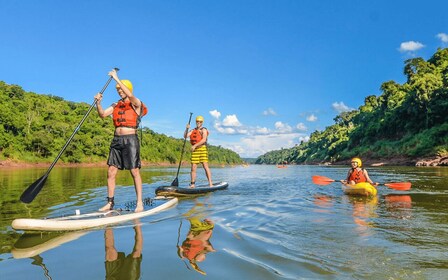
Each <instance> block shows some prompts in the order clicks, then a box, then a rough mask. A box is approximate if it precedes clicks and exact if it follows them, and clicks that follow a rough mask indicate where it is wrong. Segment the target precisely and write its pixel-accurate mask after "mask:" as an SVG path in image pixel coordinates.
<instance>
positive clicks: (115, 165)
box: [95, 69, 148, 212]
mask: <svg viewBox="0 0 448 280" xmlns="http://www.w3.org/2000/svg"><path fill="white" fill-rule="evenodd" d="M108 75H109V76H111V77H112V78H113V79H114V80H115V82H116V83H117V84H116V89H117V92H118V95H119V96H120V100H119V101H117V102H115V103H113V104H112V105H111V106H109V107H107V108H106V109H103V107H102V106H101V100H102V98H103V95H102V94H101V93H98V94H97V95H95V99H96V100H97V103H96V108H97V111H98V115H99V116H100V117H101V118H105V117H108V116H110V115H112V119H113V122H114V126H115V130H114V138H113V140H112V143H111V144H110V151H109V157H108V159H107V165H109V168H108V171H107V204H106V205H105V206H103V207H102V208H100V209H99V210H100V211H107V210H110V209H112V208H113V207H114V204H115V203H114V193H115V178H116V176H117V172H118V170H123V169H125V170H130V172H131V175H132V178H133V180H134V186H135V193H136V195H137V204H136V205H137V206H136V208H135V212H140V211H142V210H143V200H142V178H141V176H140V168H141V161H140V142H139V139H138V136H137V128H138V126H139V123H140V119H141V117H143V116H144V115H146V113H147V112H148V109H147V108H146V106H145V105H144V104H143V103H142V102H141V101H140V99H138V98H137V97H135V95H134V94H133V87H132V83H131V82H130V81H129V80H120V79H119V78H118V75H117V71H116V70H115V69H114V70H112V71H110V72H109V74H108Z"/></svg>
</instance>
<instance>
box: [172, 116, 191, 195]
mask: <svg viewBox="0 0 448 280" xmlns="http://www.w3.org/2000/svg"><path fill="white" fill-rule="evenodd" d="M192 115H193V113H190V119H188V124H190V122H191V116H192ZM186 133H188V128H186V129H185V133H184V134H186ZM185 142H187V137H185V138H184V146H183V147H182V153H181V154H180V160H179V167H177V174H176V178H175V179H174V181H173V182H172V183H171V186H172V187H178V186H179V179H178V177H179V170H180V165H181V164H182V157H183V156H184V150H185Z"/></svg>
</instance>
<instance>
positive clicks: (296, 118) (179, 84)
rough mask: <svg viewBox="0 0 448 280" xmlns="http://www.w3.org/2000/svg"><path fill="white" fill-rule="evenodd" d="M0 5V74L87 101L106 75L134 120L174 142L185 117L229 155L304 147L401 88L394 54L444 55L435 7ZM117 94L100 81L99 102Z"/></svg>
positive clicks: (400, 58) (446, 40) (444, 27)
mask: <svg viewBox="0 0 448 280" xmlns="http://www.w3.org/2000/svg"><path fill="white" fill-rule="evenodd" d="M0 10H1V11H2V16H1V17H0V26H1V28H0V38H1V39H0V80H3V81H5V82H6V83H8V84H18V85H20V86H22V87H23V88H24V89H25V90H27V91H32V92H36V93H40V94H52V95H57V96H60V97H63V98H64V99H66V100H70V101H75V102H86V103H88V104H91V103H92V101H93V96H94V95H95V93H96V92H98V91H99V90H101V88H102V87H103V85H104V83H105V82H106V81H107V79H108V76H107V73H108V71H109V70H110V69H112V68H113V67H119V68H120V69H121V70H120V72H119V77H120V78H122V79H129V80H131V81H132V82H133V84H134V93H135V95H136V96H137V97H139V98H140V99H141V100H142V101H143V102H145V103H146V104H147V105H148V106H149V113H148V115H147V116H146V117H145V118H144V120H143V124H144V125H145V126H147V127H149V128H151V129H153V130H154V131H155V132H158V133H163V134H166V135H169V136H173V137H176V138H181V137H182V134H183V131H184V129H185V125H186V123H187V121H188V116H189V113H190V112H193V113H194V116H197V115H202V116H204V118H205V126H206V127H207V128H208V129H209V130H210V133H211V134H210V139H209V143H210V144H212V145H221V146H223V147H226V148H230V149H232V150H234V151H236V152H237V153H239V154H240V155H241V156H242V157H256V156H259V155H261V154H264V153H266V152H268V151H271V150H278V149H281V148H288V147H292V146H294V145H295V144H297V143H300V141H302V140H305V141H306V140H307V139H308V137H309V135H310V134H311V133H312V132H314V131H315V130H323V129H325V127H327V126H329V125H332V124H333V123H334V121H333V118H334V117H336V116H337V114H339V113H340V112H342V111H343V110H350V109H353V108H355V109H357V108H358V107H359V106H361V105H362V104H363V103H364V98H365V97H366V96H368V95H372V94H375V95H379V94H381V92H380V90H379V88H380V86H381V84H382V83H383V82H386V81H389V80H394V81H396V82H399V83H403V82H404V81H405V77H404V75H403V65H404V61H405V60H406V59H409V58H412V57H423V58H425V59H428V58H429V57H430V56H431V55H432V54H433V53H434V52H435V51H436V50H437V48H443V47H448V35H447V34H448V17H447V16H446V11H447V10H448V2H447V1H442V0H439V1H433V0H427V1H409V0H407V1H402V0H398V1H390V0H388V1H383V0H379V1H354V0H353V1H336V0H325V1H324V0H322V1H318V0H315V1H311V0H309V1H300V0H296V1H287V0H277V1H267V0H264V1H263V0H258V1H255V0H240V1H233V0H226V1H224V0H222V1H211V0H208V1H207V0H202V1H200V0H192V1H187V0H184V1H174V0H173V1H170V0H166V1H149V0H148V1H126V2H125V1H117V0H108V1H88V0H78V1H56V0H55V1H48V0H41V1H31V0H28V1H26V0H23V1H18V0H1V1H0ZM117 99H118V95H117V93H116V91H115V90H114V88H113V87H109V88H108V89H107V90H106V92H105V95H104V99H103V104H104V105H107V104H110V103H112V102H114V101H116V100H117ZM98 121H100V119H98ZM74 125H75V124H74Z"/></svg>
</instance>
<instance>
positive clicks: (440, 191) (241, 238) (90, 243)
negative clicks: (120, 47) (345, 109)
mask: <svg viewBox="0 0 448 280" xmlns="http://www.w3.org/2000/svg"><path fill="white" fill-rule="evenodd" d="M368 170H369V175H370V177H371V178H372V179H373V180H374V181H377V182H383V183H385V182H403V181H410V182H412V189H411V190H410V191H396V190H394V189H390V188H388V187H386V186H380V187H379V188H378V196H377V197H374V198H369V199H367V198H360V197H352V196H347V195H344V194H343V192H342V190H341V186H340V184H339V183H332V184H329V185H327V186H317V185H314V184H313V183H312V180H311V176H312V175H322V176H326V177H330V178H333V179H336V180H338V179H342V178H344V176H345V174H346V172H347V167H324V166H288V167H287V168H277V167H276V166H266V165H264V166H257V165H252V166H249V167H243V166H237V167H222V168H213V169H212V172H213V178H214V181H215V182H217V181H227V182H228V183H229V188H228V189H227V190H224V191H218V192H215V193H212V194H209V195H206V196H201V197H196V198H191V199H182V200H181V201H180V202H179V204H178V205H177V206H175V207H173V208H170V209H168V210H167V211H164V212H161V213H158V214H156V215H153V216H148V217H145V218H142V219H140V220H138V221H133V222H129V223H124V224H120V225H117V226H113V227H109V228H100V229H95V230H90V231H76V232H68V233H48V232H43V233H34V234H33V233H24V232H22V231H15V230H13V229H12V228H11V222H12V220H13V219H16V218H23V217H32V218H43V217H48V216H55V215H60V214H64V213H74V211H75V210H80V211H81V212H83V213H84V212H87V211H89V210H91V209H94V208H98V207H99V206H102V205H103V204H104V202H105V196H106V186H105V185H106V180H105V179H106V178H105V176H106V169H105V168H99V167H95V168H86V167H76V168H74V167H72V168H62V167H56V168H54V169H53V171H52V172H51V174H50V176H49V178H48V180H47V182H46V184H45V186H44V188H43V189H42V191H41V192H40V194H39V195H38V196H37V197H36V199H35V200H34V201H33V202H32V203H30V204H23V203H21V202H20V201H19V196H20V194H21V193H22V192H23V190H24V189H25V188H26V187H28V186H29V185H30V184H32V183H33V182H34V181H35V180H37V179H38V178H39V177H40V176H42V175H43V174H44V173H45V171H46V169H37V168H27V169H6V168H4V169H0V190H1V198H0V205H1V216H0V242H1V250H0V275H1V276H0V278H1V279H2V280H5V279H203V278H208V279H448V168H444V167H441V168H429V167H428V168H426V167H425V168H416V167H370V168H368ZM176 171H177V168H172V167H163V168H161V167H145V168H142V170H141V173H142V177H143V182H144V196H145V197H154V190H155V189H156V188H157V187H158V186H160V185H167V184H170V183H171V182H172V181H173V179H174V178H175V175H176ZM198 171H199V172H198V176H199V178H198V183H199V184H200V183H201V182H205V178H204V174H203V170H198ZM188 172H189V169H188V168H182V169H181V172H180V174H179V182H180V183H181V185H186V184H187V183H188V182H189V173H188ZM117 184H118V185H120V186H119V187H117V190H116V196H115V197H116V202H117V203H124V202H128V201H132V200H134V199H135V195H134V188H133V186H132V180H131V178H130V174H128V173H127V172H125V171H122V172H121V173H119V178H118V182H117ZM213 225H214V227H213ZM120 277H121V278H120Z"/></svg>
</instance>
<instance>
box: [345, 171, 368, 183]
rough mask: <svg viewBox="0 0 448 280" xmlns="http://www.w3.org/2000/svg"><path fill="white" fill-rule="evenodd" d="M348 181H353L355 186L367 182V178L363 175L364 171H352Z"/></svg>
mask: <svg viewBox="0 0 448 280" xmlns="http://www.w3.org/2000/svg"><path fill="white" fill-rule="evenodd" d="M348 181H355V183H356V184H358V183H361V182H367V178H366V176H365V175H364V169H359V170H358V169H352V172H351V173H350V176H349V177H348Z"/></svg>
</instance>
